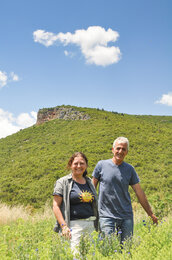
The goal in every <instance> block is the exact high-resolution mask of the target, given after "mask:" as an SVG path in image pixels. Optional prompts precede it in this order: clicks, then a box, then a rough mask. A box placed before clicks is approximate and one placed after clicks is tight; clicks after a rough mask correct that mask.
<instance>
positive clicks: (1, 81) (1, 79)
mask: <svg viewBox="0 0 172 260" xmlns="http://www.w3.org/2000/svg"><path fill="white" fill-rule="evenodd" d="M18 80H19V77H18V75H17V74H15V73H14V72H11V73H10V74H9V75H7V73H6V72H5V71H1V70H0V88H2V87H4V86H6V85H7V84H8V82H11V81H18Z"/></svg>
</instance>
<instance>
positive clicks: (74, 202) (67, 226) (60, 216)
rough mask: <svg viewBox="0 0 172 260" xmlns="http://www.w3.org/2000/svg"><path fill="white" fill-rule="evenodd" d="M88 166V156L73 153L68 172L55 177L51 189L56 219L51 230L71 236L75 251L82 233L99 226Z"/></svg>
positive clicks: (94, 194)
mask: <svg viewBox="0 0 172 260" xmlns="http://www.w3.org/2000/svg"><path fill="white" fill-rule="evenodd" d="M87 167H88V160H87V157H86V156H85V155H84V154H83V153H81V152H76V153H74V154H73V155H72V157H71V158H70V159H69V162H68V169H70V170H71V173H70V174H69V175H67V176H64V177H62V178H60V179H59V180H57V182H56V184H55V188H54V193H53V196H54V200H53V211H54V214H55V217H56V219H57V226H56V228H55V229H54V230H55V231H56V232H58V231H61V233H62V236H64V237H65V238H67V239H70V241H71V249H72V251H73V252H74V253H76V252H77V249H76V246H77V245H79V241H80V238H81V236H82V234H84V233H91V232H93V231H94V230H95V229H96V230H97V229H98V213H97V195H96V190H95V188H94V186H93V184H92V182H91V179H90V178H88V177H86V175H87Z"/></svg>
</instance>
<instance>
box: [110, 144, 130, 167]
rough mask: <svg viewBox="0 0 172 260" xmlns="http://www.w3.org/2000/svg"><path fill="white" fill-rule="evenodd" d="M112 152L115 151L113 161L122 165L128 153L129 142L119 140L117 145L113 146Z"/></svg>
mask: <svg viewBox="0 0 172 260" xmlns="http://www.w3.org/2000/svg"><path fill="white" fill-rule="evenodd" d="M112 153H113V159H112V160H113V162H114V163H115V164H117V165H120V164H121V163H122V162H123V160H124V158H125V156H126V155H127V153H128V147H127V143H120V142H117V143H116V145H115V147H113V148H112Z"/></svg>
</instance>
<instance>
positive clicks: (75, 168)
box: [71, 156, 87, 176]
mask: <svg viewBox="0 0 172 260" xmlns="http://www.w3.org/2000/svg"><path fill="white" fill-rule="evenodd" d="M71 169H72V173H73V175H75V176H82V175H83V173H84V172H85V170H86V169H87V163H86V161H85V159H84V158H82V157H81V156H77V157H75V158H74V160H73V162H72V165H71Z"/></svg>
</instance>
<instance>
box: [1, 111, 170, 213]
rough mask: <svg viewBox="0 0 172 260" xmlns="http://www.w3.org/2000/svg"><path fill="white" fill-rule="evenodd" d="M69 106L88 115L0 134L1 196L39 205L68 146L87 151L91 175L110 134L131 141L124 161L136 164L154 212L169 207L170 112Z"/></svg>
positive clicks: (62, 169) (61, 168) (48, 195)
mask: <svg viewBox="0 0 172 260" xmlns="http://www.w3.org/2000/svg"><path fill="white" fill-rule="evenodd" d="M65 107H66V106H65ZM67 107H70V108H71V106H67ZM72 108H75V109H76V110H78V111H80V112H83V113H86V114H87V115H89V116H90V118H89V119H88V120H63V119H55V120H52V121H49V122H46V123H44V124H41V125H34V126H32V127H29V128H27V129H24V130H21V131H19V132H18V133H16V134H13V135H11V136H8V137H6V138H2V139H0V200H1V201H2V202H5V203H8V204H11V205H14V204H23V205H31V206H33V207H34V208H40V207H42V206H43V205H45V203H46V201H50V200H51V199H52V192H53V187H54V183H55V181H56V179H58V178H59V177H61V176H63V175H65V174H67V170H66V165H67V162H68V159H69V157H70V156H71V155H72V154H73V152H75V151H82V152H84V153H85V154H86V156H87V157H88V160H89V168H88V172H89V175H90V176H91V173H92V171H93V169H94V167H95V165H96V163H97V162H98V160H101V159H108V158H111V157H112V153H111V147H112V143H113V141H114V139H115V138H116V137H118V136H125V137H127V138H128V139H129V141H130V149H129V153H128V155H127V157H126V161H127V162H128V163H131V164H132V165H133V166H134V167H135V169H136V171H137V173H138V174H139V177H140V179H141V185H142V187H143V188H144V191H145V192H146V194H147V196H148V198H149V201H150V202H151V204H152V205H153V207H154V208H155V209H157V210H159V213H160V212H161V211H162V210H166V212H167V211H169V205H170V202H171V201H172V200H171V199H172V198H171V197H170V195H171V194H170V193H171V187H172V174H171V173H172V138H171V135H172V116H139V115H128V114H119V113H116V112H107V111H104V110H99V109H90V108H79V107H72ZM45 110H46V109H45ZM131 194H132V199H133V201H134V200H136V198H135V196H133V193H131Z"/></svg>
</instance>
